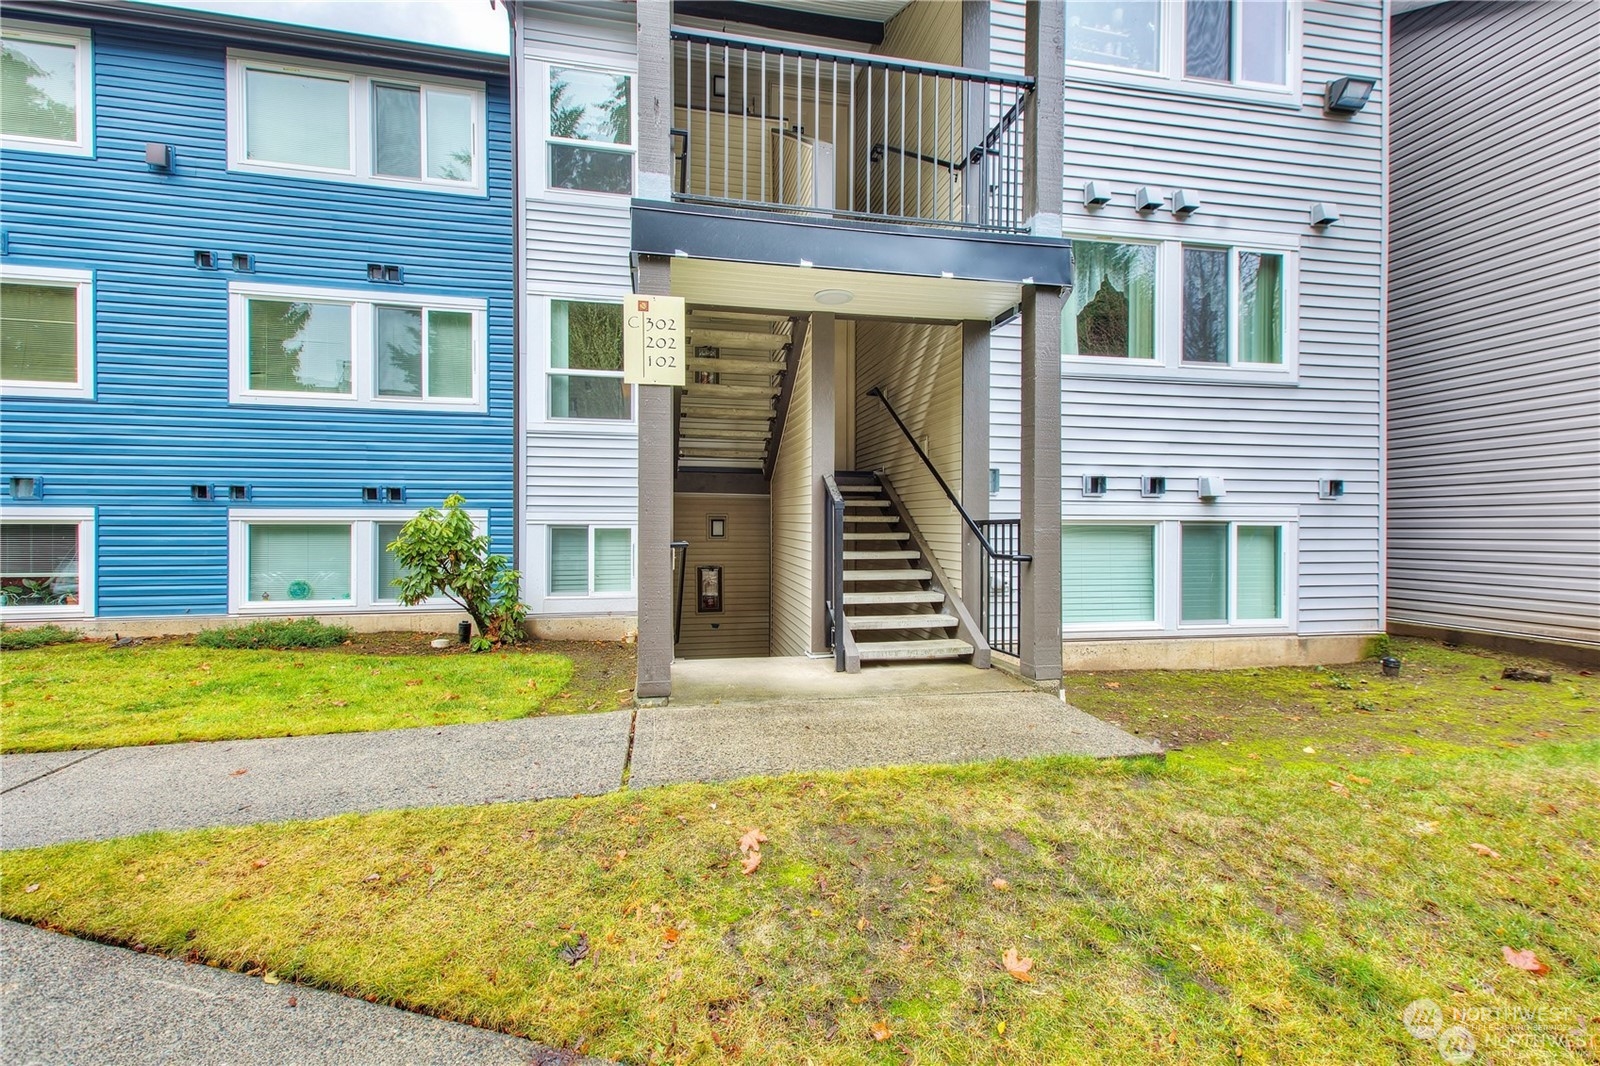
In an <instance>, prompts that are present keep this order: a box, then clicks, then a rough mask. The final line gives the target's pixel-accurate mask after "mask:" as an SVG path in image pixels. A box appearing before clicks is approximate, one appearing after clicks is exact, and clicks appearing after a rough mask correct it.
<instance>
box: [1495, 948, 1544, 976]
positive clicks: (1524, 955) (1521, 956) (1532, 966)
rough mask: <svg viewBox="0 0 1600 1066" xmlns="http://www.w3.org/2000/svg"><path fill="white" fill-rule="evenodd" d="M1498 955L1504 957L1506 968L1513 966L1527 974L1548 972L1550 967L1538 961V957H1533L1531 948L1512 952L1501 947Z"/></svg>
mask: <svg viewBox="0 0 1600 1066" xmlns="http://www.w3.org/2000/svg"><path fill="white" fill-rule="evenodd" d="M1500 954H1502V955H1504V956H1505V957H1506V965H1507V966H1515V967H1516V968H1517V969H1519V970H1526V971H1528V972H1529V973H1549V972H1550V967H1548V966H1546V965H1545V964H1544V963H1542V962H1540V961H1539V959H1538V957H1537V956H1535V955H1534V953H1533V949H1532V948H1523V949H1522V950H1521V951H1512V950H1511V949H1510V948H1508V947H1502V948H1501V949H1500Z"/></svg>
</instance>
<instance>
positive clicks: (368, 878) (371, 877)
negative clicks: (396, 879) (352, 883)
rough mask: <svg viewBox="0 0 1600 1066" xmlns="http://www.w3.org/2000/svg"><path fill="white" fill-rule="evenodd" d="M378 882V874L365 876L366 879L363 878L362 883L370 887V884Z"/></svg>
mask: <svg viewBox="0 0 1600 1066" xmlns="http://www.w3.org/2000/svg"><path fill="white" fill-rule="evenodd" d="M376 880H378V875H377V874H368V875H367V876H365V877H363V878H362V879H361V883H362V884H364V885H370V884H372V882H374V881H376Z"/></svg>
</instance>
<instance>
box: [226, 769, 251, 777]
mask: <svg viewBox="0 0 1600 1066" xmlns="http://www.w3.org/2000/svg"><path fill="white" fill-rule="evenodd" d="M249 772H250V771H249V770H235V771H234V772H233V773H231V774H229V775H228V776H229V777H238V776H239V775H240V774H247V773H249Z"/></svg>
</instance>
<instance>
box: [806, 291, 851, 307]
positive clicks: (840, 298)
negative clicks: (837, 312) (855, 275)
mask: <svg viewBox="0 0 1600 1066" xmlns="http://www.w3.org/2000/svg"><path fill="white" fill-rule="evenodd" d="M855 298H856V294H855V293H853V292H851V291H850V290H849V289H822V290H820V291H818V293H817V295H816V299H817V303H819V304H830V305H833V306H837V305H839V304H847V303H849V302H850V301H851V300H854V299H855Z"/></svg>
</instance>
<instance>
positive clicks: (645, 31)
mask: <svg viewBox="0 0 1600 1066" xmlns="http://www.w3.org/2000/svg"><path fill="white" fill-rule="evenodd" d="M634 12H635V18H637V19H638V42H637V43H638V50H639V72H638V77H637V78H636V79H635V81H634V92H635V94H636V99H637V101H638V103H637V105H636V107H637V117H636V121H637V122H638V131H639V147H638V151H637V153H636V155H635V157H634V158H635V166H636V167H637V168H638V173H639V188H638V190H637V193H636V195H637V196H638V197H639V198H640V199H644V200H670V199H672V133H671V130H672V3H671V0H639V3H638V4H636V5H635V6H634Z"/></svg>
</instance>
